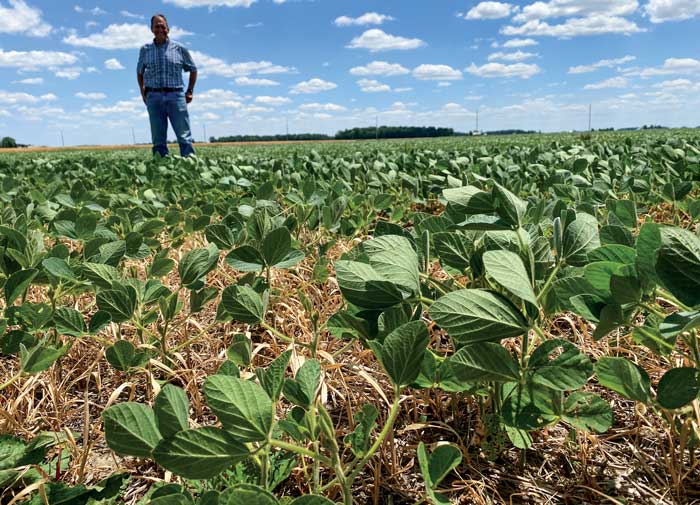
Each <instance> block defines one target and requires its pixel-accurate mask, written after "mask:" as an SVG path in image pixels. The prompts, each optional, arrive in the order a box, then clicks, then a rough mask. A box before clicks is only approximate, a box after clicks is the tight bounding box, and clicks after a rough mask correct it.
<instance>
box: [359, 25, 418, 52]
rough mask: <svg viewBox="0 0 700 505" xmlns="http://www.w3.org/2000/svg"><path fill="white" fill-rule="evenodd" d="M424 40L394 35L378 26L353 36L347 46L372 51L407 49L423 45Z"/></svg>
mask: <svg viewBox="0 0 700 505" xmlns="http://www.w3.org/2000/svg"><path fill="white" fill-rule="evenodd" d="M424 45H425V42H423V41H422V40H421V39H409V38H406V37H399V36H396V35H390V34H388V33H385V32H384V31H382V30H380V29H379V28H373V29H371V30H367V31H366V32H364V33H363V34H362V35H360V36H359V37H355V38H354V39H352V40H351V41H350V44H349V45H348V46H347V47H348V48H350V49H367V50H368V51H370V52H372V53H376V52H378V51H392V50H404V51H405V50H409V49H417V48H419V47H423V46H424Z"/></svg>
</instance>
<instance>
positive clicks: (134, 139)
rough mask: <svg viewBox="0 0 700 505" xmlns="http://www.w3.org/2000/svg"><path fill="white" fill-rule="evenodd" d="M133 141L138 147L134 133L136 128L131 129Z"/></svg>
mask: <svg viewBox="0 0 700 505" xmlns="http://www.w3.org/2000/svg"><path fill="white" fill-rule="evenodd" d="M131 140H133V141H134V145H136V132H135V131H134V127H133V126H132V127H131Z"/></svg>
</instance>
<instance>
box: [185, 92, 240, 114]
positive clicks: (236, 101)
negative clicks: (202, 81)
mask: <svg viewBox="0 0 700 505" xmlns="http://www.w3.org/2000/svg"><path fill="white" fill-rule="evenodd" d="M190 107H191V108H192V110H193V111H195V112H196V111H202V110H221V109H240V108H241V107H243V98H242V97H241V96H240V95H239V94H238V93H236V92H234V91H230V90H226V89H220V88H214V89H208V90H207V91H204V92H200V93H198V94H197V99H196V100H194V101H193V102H192V104H190Z"/></svg>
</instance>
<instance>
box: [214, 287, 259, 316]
mask: <svg viewBox="0 0 700 505" xmlns="http://www.w3.org/2000/svg"><path fill="white" fill-rule="evenodd" d="M220 314H221V316H220ZM264 317H265V305H264V303H263V299H262V297H261V296H260V295H259V294H258V293H257V292H256V291H255V290H254V289H253V288H251V287H250V286H242V285H238V284H234V285H231V286H227V287H226V288H224V291H223V292H222V293H221V304H220V305H219V311H218V313H217V318H218V319H219V320H230V319H233V320H234V321H240V322H242V323H248V324H258V323H260V322H262V320H263V318H264Z"/></svg>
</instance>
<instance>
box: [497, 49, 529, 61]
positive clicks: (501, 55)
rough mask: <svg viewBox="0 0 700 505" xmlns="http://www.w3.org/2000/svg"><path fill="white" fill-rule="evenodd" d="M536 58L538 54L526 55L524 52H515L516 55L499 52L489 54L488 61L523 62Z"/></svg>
mask: <svg viewBox="0 0 700 505" xmlns="http://www.w3.org/2000/svg"><path fill="white" fill-rule="evenodd" d="M535 56H537V53H526V52H523V51H515V52H514V53H504V52H500V51H499V52H496V53H491V54H489V56H488V60H489V61H493V60H503V61H523V60H527V59H529V58H534V57H535Z"/></svg>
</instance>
